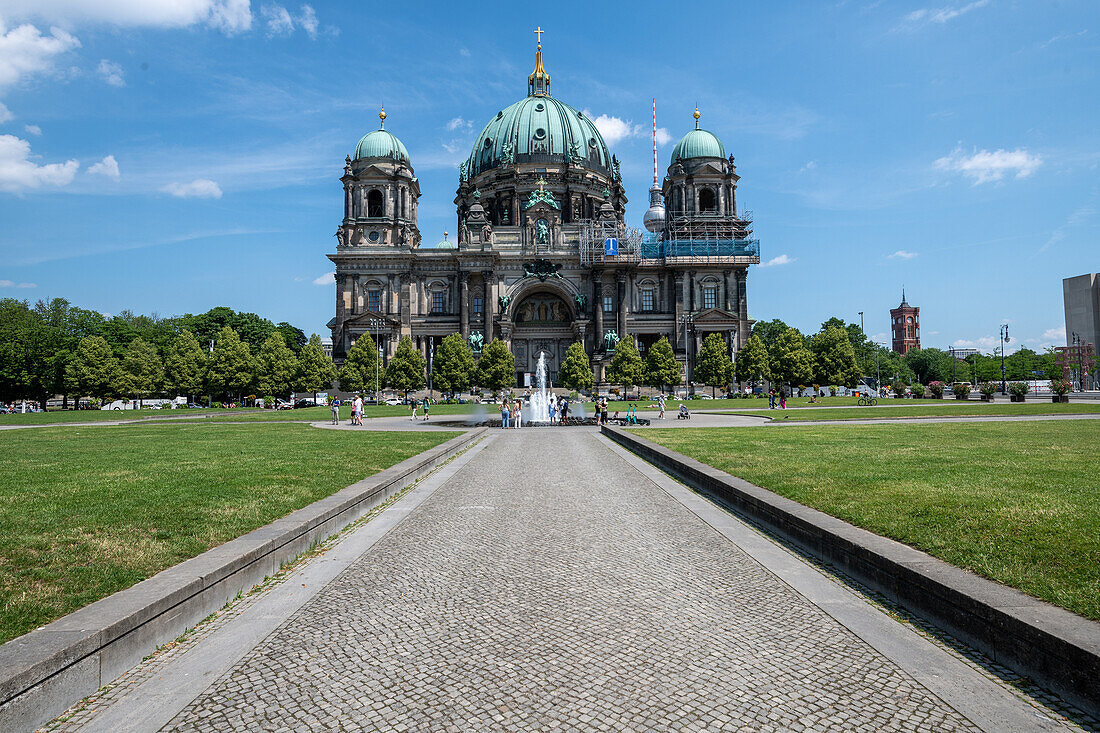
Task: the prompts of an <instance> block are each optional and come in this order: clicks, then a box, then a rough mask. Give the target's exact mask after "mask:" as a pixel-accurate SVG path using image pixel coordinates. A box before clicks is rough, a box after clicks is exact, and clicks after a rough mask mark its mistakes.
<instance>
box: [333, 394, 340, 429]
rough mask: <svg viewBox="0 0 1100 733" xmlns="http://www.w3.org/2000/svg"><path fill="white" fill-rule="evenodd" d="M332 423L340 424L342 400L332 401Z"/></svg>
mask: <svg viewBox="0 0 1100 733" xmlns="http://www.w3.org/2000/svg"><path fill="white" fill-rule="evenodd" d="M332 424H333V425H339V424H340V400H333V401H332Z"/></svg>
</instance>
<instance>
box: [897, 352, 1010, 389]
mask: <svg viewBox="0 0 1100 733" xmlns="http://www.w3.org/2000/svg"><path fill="white" fill-rule="evenodd" d="M905 363H906V365H908V367H909V368H910V369H912V370H913V374H914V375H916V378H917V381H919V382H920V383H921V384H928V383H929V382H934V381H940V382H950V381H951V366H952V358H951V356H950V355H949V354H948V353H947V352H945V351H943V350H941V349H936V348H927V349H912V350H911V351H909V353H907V354H906V355H905ZM998 374H1000V371H998Z"/></svg>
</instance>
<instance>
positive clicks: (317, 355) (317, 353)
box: [294, 334, 378, 400]
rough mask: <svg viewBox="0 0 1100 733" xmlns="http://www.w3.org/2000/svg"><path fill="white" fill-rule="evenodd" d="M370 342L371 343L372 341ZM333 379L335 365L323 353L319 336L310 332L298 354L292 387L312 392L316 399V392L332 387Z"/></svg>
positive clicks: (299, 390) (323, 348)
mask: <svg viewBox="0 0 1100 733" xmlns="http://www.w3.org/2000/svg"><path fill="white" fill-rule="evenodd" d="M371 343H372V344H373V342H371ZM372 352H373V346H372ZM375 358H378V357H377V353H375ZM335 379H336V365H335V364H333V363H332V359H330V358H329V357H328V356H327V355H326V354H325V347H324V346H323V345H322V344H321V337H320V336H318V335H317V334H311V335H310V337H309V343H307V344H306V345H305V346H304V347H303V348H302V353H300V354H299V355H298V372H297V374H295V375H294V389H295V390H296V391H298V392H312V393H313V399H314V400H316V399H317V393H318V392H320V391H321V390H323V389H329V388H330V387H332V383H333V381H334V380H335ZM376 397H377V396H376Z"/></svg>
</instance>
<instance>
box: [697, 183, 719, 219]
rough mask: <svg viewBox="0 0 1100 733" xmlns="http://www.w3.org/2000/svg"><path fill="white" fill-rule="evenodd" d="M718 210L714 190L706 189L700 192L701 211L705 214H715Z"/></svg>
mask: <svg viewBox="0 0 1100 733" xmlns="http://www.w3.org/2000/svg"><path fill="white" fill-rule="evenodd" d="M717 210H718V206H717V205H716V204H715V202H714V189H713V188H704V189H702V190H701V191H699V211H700V212H701V213H703V214H707V213H711V214H713V213H714V212H715V211H717Z"/></svg>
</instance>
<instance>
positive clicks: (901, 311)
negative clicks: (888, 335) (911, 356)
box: [890, 288, 920, 356]
mask: <svg viewBox="0 0 1100 733" xmlns="http://www.w3.org/2000/svg"><path fill="white" fill-rule="evenodd" d="M890 328H891V330H892V331H893V334H894V344H893V346H894V351H896V352H898V353H899V354H901V355H902V356H904V355H905V354H907V353H909V350H910V349H919V348H920V308H914V307H913V306H911V305H909V304H908V303H906V302H905V288H902V289H901V305H899V306H898V307H897V308H891V309H890Z"/></svg>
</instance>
